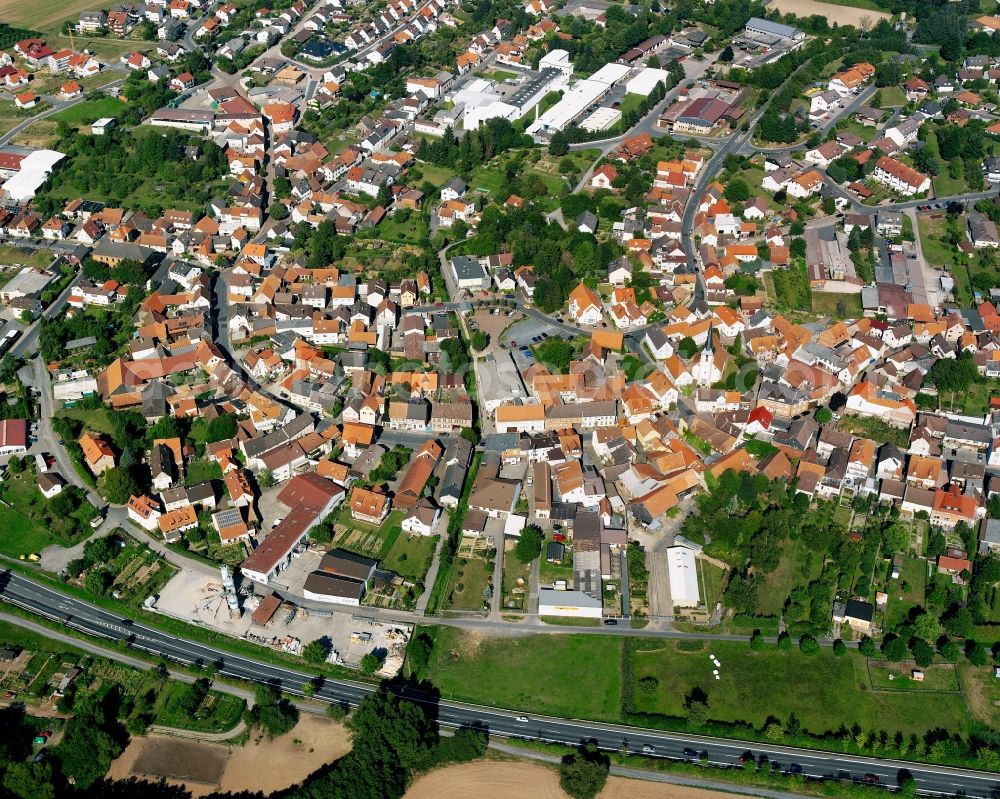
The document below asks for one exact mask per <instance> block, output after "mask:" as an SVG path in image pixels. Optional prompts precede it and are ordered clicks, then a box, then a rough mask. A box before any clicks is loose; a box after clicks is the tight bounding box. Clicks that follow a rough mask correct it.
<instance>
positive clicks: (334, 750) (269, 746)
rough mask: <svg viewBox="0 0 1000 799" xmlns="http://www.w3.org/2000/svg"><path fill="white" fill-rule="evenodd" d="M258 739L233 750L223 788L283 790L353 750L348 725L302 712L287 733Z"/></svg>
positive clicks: (223, 776)
mask: <svg viewBox="0 0 1000 799" xmlns="http://www.w3.org/2000/svg"><path fill="white" fill-rule="evenodd" d="M255 740H256V738H252V739H251V740H250V742H249V743H247V744H246V745H245V746H242V747H240V748H239V749H233V750H232V754H230V755H229V762H228V763H227V764H226V773H225V774H223V775H222V782H221V783H220V784H219V790H220V791H232V792H234V793H235V792H238V791H263V792H264V793H265V794H268V793H271V792H272V791H280V790H283V789H285V788H288V787H289V786H291V785H295V784H296V783H298V782H302V780H304V779H305V778H306V777H307V776H308V775H310V774H312V773H313V772H314V771H316V769H318V768H320V767H321V766H324V765H326V764H327V763H332V762H333V761H334V760H336V759H337V758H338V757H343V756H344V755H346V754H347V753H348V752H350V751H351V734H350V733H349V732H348V731H347V727H345V726H344V725H343V724H338V723H336V722H333V721H329V720H328V719H326V718H323V717H322V716H314V715H312V714H310V713H303V714H302V716H301V717H300V718H299V723H298V724H296V725H295V727H294V728H293V729H292V731H291V732H290V733H288V734H287V735H282V736H281V737H280V738H275V739H274V740H272V741H269V740H268V739H267V738H265V739H264V740H262V741H261V742H260V743H259V744H258V743H254V741H255ZM296 741H298V742H299V743H295V742H296Z"/></svg>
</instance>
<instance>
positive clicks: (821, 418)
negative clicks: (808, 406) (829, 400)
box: [816, 406, 833, 424]
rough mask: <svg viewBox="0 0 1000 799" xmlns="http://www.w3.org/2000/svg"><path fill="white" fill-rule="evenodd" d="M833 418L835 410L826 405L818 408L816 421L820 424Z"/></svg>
mask: <svg viewBox="0 0 1000 799" xmlns="http://www.w3.org/2000/svg"><path fill="white" fill-rule="evenodd" d="M832 419H833V411H831V410H830V409H829V408H827V407H826V406H821V407H819V408H817V409H816V421H817V422H819V423H820V424H827V423H828V422H829V421H831V420H832Z"/></svg>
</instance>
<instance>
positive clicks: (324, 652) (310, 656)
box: [302, 636, 333, 663]
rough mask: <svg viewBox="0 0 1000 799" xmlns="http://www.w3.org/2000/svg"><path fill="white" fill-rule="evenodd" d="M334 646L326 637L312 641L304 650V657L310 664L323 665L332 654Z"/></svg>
mask: <svg viewBox="0 0 1000 799" xmlns="http://www.w3.org/2000/svg"><path fill="white" fill-rule="evenodd" d="M332 648H333V645H332V644H331V643H330V639H329V638H327V637H326V636H323V637H322V638H317V639H316V640H315V641H310V642H309V643H308V644H306V645H305V648H304V649H303V650H302V657H303V659H305V660H306V661H308V662H309V663H323V662H325V661H326V659H327V657H328V656H329V654H330V650H331V649H332Z"/></svg>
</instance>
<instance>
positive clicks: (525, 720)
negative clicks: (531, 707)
mask: <svg viewBox="0 0 1000 799" xmlns="http://www.w3.org/2000/svg"><path fill="white" fill-rule="evenodd" d="M514 721H516V722H518V723H520V724H527V723H528V722H529V721H531V719H529V718H528V717H527V716H518V717H517V718H516V719H514Z"/></svg>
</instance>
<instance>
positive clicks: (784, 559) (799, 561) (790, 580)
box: [757, 541, 823, 616]
mask: <svg viewBox="0 0 1000 799" xmlns="http://www.w3.org/2000/svg"><path fill="white" fill-rule="evenodd" d="M822 566H823V562H822V560H821V559H820V558H819V557H817V556H815V555H813V554H812V553H811V552H810V551H809V548H808V547H807V546H806V545H805V544H804V543H803V542H801V541H796V542H794V544H793V545H791V546H787V547H785V548H784V550H783V552H782V555H781V560H779V561H778V568H776V569H775V570H774V571H773V572H770V573H769V574H768V575H767V576H766V577H765V580H766V588H765V589H764V590H762V591H760V593H759V599H758V602H757V613H758V614H759V615H761V616H779V615H781V611H782V609H783V608H784V606H785V600H787V599H788V595H789V594H790V593H791V590H792V587H793V586H794V585H795V584H796V583H799V582H802V583H806V582H808V581H809V580H810V579H812V578H814V577H816V576H817V575H818V574H819V572H820V570H821V569H822Z"/></svg>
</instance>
